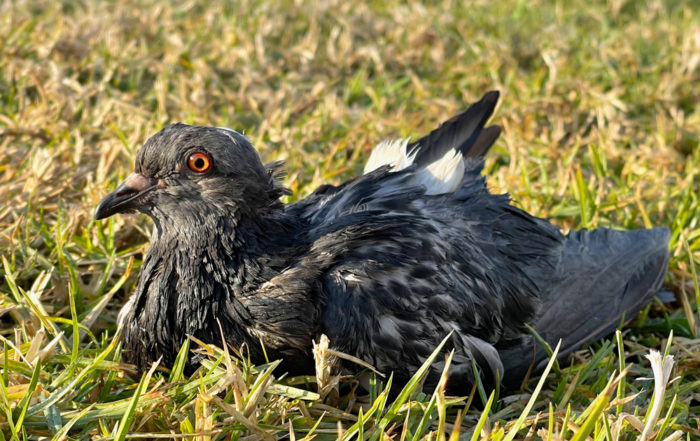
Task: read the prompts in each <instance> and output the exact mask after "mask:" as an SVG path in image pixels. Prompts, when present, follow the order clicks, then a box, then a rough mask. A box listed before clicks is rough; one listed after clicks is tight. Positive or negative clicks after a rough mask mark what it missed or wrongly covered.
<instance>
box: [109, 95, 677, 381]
mask: <svg viewBox="0 0 700 441" xmlns="http://www.w3.org/2000/svg"><path fill="white" fill-rule="evenodd" d="M497 100H498V93H497V92H490V93H488V94H486V95H485V96H484V97H483V98H482V99H481V100H480V101H479V102H477V103H475V104H474V105H472V106H471V107H470V108H469V109H467V110H466V111H465V112H464V113H462V114H460V115H458V116H456V117H454V118H452V119H451V120H449V121H447V122H445V123H444V124H443V125H441V126H440V127H439V128H437V129H436V130H434V131H433V132H431V133H430V134H428V135H427V136H426V137H424V138H421V139H419V140H417V141H415V142H409V141H408V140H403V141H402V140H400V141H394V142H385V143H382V144H380V145H379V146H377V148H375V150H374V151H373V153H372V156H371V157H370V160H369V161H368V163H367V165H366V167H365V173H364V174H363V175H361V176H358V177H356V178H354V179H352V180H350V181H348V182H346V183H344V184H341V185H338V186H333V185H324V186H322V187H320V188H319V189H317V190H316V191H315V192H314V193H312V194H311V195H309V196H308V197H307V198H305V199H302V200H300V201H298V202H295V203H292V204H286V205H285V204H282V203H281V202H280V200H279V198H280V197H281V196H282V195H284V194H287V190H286V189H285V188H284V187H283V186H282V185H281V184H280V176H281V172H280V168H281V164H280V163H272V164H268V165H264V164H263V163H262V162H261V160H260V157H259V156H258V154H257V152H256V151H255V149H254V148H253V146H252V145H251V143H250V142H249V141H248V139H247V138H245V137H244V136H243V135H241V134H239V133H237V132H235V131H233V130H230V129H223V128H215V127H195V126H188V125H184V124H175V125H172V126H169V127H166V128H165V129H163V130H162V131H161V132H159V133H158V134H156V135H154V136H153V137H152V138H150V139H149V140H148V141H147V142H146V143H145V145H144V146H143V148H142V149H141V150H140V151H139V153H138V156H137V158H136V170H135V173H134V174H132V175H130V176H129V177H128V178H127V180H126V181H125V182H124V183H123V184H122V185H120V186H119V187H118V188H117V189H116V190H115V191H114V192H113V193H111V194H110V195H108V196H107V197H105V199H104V200H103V201H102V202H101V203H100V205H99V206H98V208H97V213H96V218H98V219H99V218H104V217H107V216H111V215H113V214H115V213H118V212H124V211H134V210H138V211H141V212H143V213H145V214H147V215H148V216H150V217H151V218H152V219H153V222H154V226H155V227H154V231H153V235H152V239H151V246H150V248H149V250H148V253H147V255H146V257H145V259H144V263H143V266H142V268H141V272H140V274H139V280H138V284H137V288H136V291H135V292H134V294H133V296H132V298H131V300H130V301H129V303H128V304H127V306H126V307H125V309H124V311H123V318H122V327H123V329H122V339H123V345H124V349H126V351H125V353H124V358H125V359H126V361H128V362H132V363H135V364H136V365H138V366H139V367H142V368H143V367H146V366H147V365H148V364H149V363H151V362H153V361H155V360H157V359H158V358H160V357H162V358H163V363H164V364H165V365H171V364H172V363H173V362H174V360H175V357H176V355H177V352H178V349H179V348H180V346H181V344H182V343H183V341H184V340H185V339H186V338H187V336H188V335H191V336H194V337H196V338H198V339H200V340H203V341H205V342H209V343H214V344H220V343H221V339H222V335H221V334H222V332H223V337H224V338H225V340H226V342H227V343H228V344H230V345H232V346H235V347H240V346H241V345H246V346H247V350H248V351H249V353H250V355H251V358H252V359H253V360H254V361H263V360H264V357H265V353H264V352H263V349H262V345H261V342H262V344H264V347H265V351H266V352H267V356H268V357H269V358H270V359H274V358H281V359H283V360H284V362H283V367H282V368H283V369H284V370H286V371H288V372H290V373H301V372H304V373H309V372H312V369H313V356H312V352H311V349H312V341H313V340H318V338H319V337H320V335H321V334H326V335H327V336H328V337H329V339H330V342H331V345H332V346H333V347H334V348H336V349H337V350H340V351H342V352H345V353H347V354H350V355H353V356H355V357H357V358H360V359H362V360H364V361H365V362H367V363H369V364H371V365H373V366H374V367H376V368H377V369H378V370H379V371H382V372H385V373H390V372H393V373H394V377H395V380H396V381H398V382H405V381H407V380H408V379H409V378H410V377H411V375H413V373H415V371H416V370H417V369H418V367H419V366H420V365H421V364H422V362H423V361H424V360H425V358H426V357H427V356H428V355H430V354H431V353H432V352H433V350H434V349H435V348H436V347H437V345H438V344H439V342H440V341H441V340H442V339H443V338H444V337H445V336H446V335H447V334H449V333H450V332H453V334H452V337H451V339H450V340H449V342H448V345H447V346H448V349H454V350H455V355H454V358H453V362H452V367H451V369H450V374H449V382H448V388H449V390H450V391H452V392H454V393H465V391H466V392H468V390H469V389H468V388H469V387H470V386H471V385H472V384H473V382H474V378H473V369H472V363H475V364H476V366H477V367H478V368H479V371H480V373H481V375H482V379H483V380H484V382H485V383H487V384H490V385H494V384H495V382H496V381H498V380H497V379H501V380H503V381H505V382H506V384H517V383H518V382H519V381H521V380H522V379H523V377H524V376H525V375H526V373H527V371H528V369H530V368H534V369H535V370H537V369H541V368H542V366H543V363H544V362H545V361H546V355H545V353H544V351H543V350H542V348H541V347H539V346H538V343H537V342H536V340H535V339H534V337H533V336H532V335H531V333H530V331H529V330H528V326H527V325H530V326H532V327H533V328H534V329H535V330H536V331H537V332H538V333H539V334H540V335H541V336H542V337H543V338H544V339H545V341H547V342H548V343H549V344H551V345H552V346H553V345H556V343H557V341H558V340H559V339H560V338H561V339H562V340H563V346H562V347H563V350H562V352H561V356H562V357H563V356H566V355H568V354H570V353H571V352H572V351H574V350H576V349H578V348H579V347H580V346H581V345H583V344H585V343H586V342H589V341H591V340H593V339H596V338H599V337H601V336H603V335H605V334H606V333H609V332H611V331H612V330H613V329H615V327H616V326H617V325H618V324H619V322H620V319H621V318H622V317H623V315H625V316H626V317H627V318H630V317H631V316H632V315H634V314H636V313H637V312H638V311H639V310H640V309H641V308H642V307H643V306H644V305H646V304H647V303H648V302H649V301H650V299H651V298H652V297H653V295H654V294H655V293H656V292H657V291H658V289H659V287H660V285H661V282H662V281H663V278H664V275H665V273H666V269H667V264H668V240H669V231H668V229H666V228H654V229H649V230H635V231H614V230H608V229H600V230H595V231H576V232H572V233H569V234H567V235H564V234H562V233H561V232H560V231H559V229H558V228H557V227H555V226H553V225H551V224H550V223H549V222H547V221H546V220H543V219H540V218H537V217H534V216H531V215H530V214H528V213H526V212H524V211H523V210H520V209H518V208H517V207H514V206H512V205H511V204H510V200H509V197H508V196H507V195H496V194H491V193H490V192H489V191H488V190H487V188H486V185H485V180H484V178H483V177H482V176H481V171H482V162H483V155H484V154H486V152H487V151H488V149H489V147H491V145H492V144H493V143H494V142H495V140H496V138H497V137H498V134H499V133H500V128H499V127H497V126H491V127H484V126H485V123H486V121H487V120H488V118H489V117H490V116H491V114H492V112H493V109H494V107H495V105H496V102H497ZM197 363H198V359H197V356H196V355H192V356H191V357H190V359H189V363H188V368H189V369H193V368H195V367H196V365H197ZM346 367H347V368H349V369H357V368H356V367H355V366H353V365H351V364H348V365H347V366H346ZM431 369H432V370H431V372H430V374H429V375H428V379H427V383H428V384H431V383H435V382H436V381H437V380H438V378H439V375H440V373H441V371H442V366H441V365H440V363H436V365H435V366H433V367H432V368H431Z"/></svg>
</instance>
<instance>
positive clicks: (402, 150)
mask: <svg viewBox="0 0 700 441" xmlns="http://www.w3.org/2000/svg"><path fill="white" fill-rule="evenodd" d="M408 141H409V139H408V138H405V139H395V140H393V141H389V140H387V141H382V142H380V143H379V144H377V146H376V147H375V148H374V149H373V150H372V153H371V154H370V155H369V159H368V160H367V163H366V164H365V171H364V173H365V174H367V173H369V172H371V171H373V170H376V169H378V168H379V167H381V166H384V165H390V166H391V167H392V168H393V170H394V171H399V170H403V169H404V168H406V167H408V166H409V165H411V164H413V160H414V159H415V157H416V154H415V153H414V154H412V155H409V154H408V152H407V151H406V150H407V146H408ZM463 177H464V159H463V158H462V154H461V153H459V152H458V151H457V150H454V149H452V150H449V151H448V152H447V153H445V155H444V156H443V157H442V158H440V159H439V160H437V161H435V162H433V163H432V164H430V165H428V166H427V167H425V168H422V169H420V170H418V171H417V172H416V175H415V178H414V180H413V182H412V183H413V184H420V185H423V186H424V187H425V188H426V194H432V195H435V194H444V193H451V192H453V191H455V190H456V189H457V187H458V186H459V183H460V182H461V181H462V178H463Z"/></svg>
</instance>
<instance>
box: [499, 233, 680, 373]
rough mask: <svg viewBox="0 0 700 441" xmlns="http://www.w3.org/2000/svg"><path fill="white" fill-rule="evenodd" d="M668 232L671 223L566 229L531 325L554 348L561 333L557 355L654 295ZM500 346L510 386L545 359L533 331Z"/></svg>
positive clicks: (618, 321) (616, 321) (589, 338)
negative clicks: (554, 278)
mask: <svg viewBox="0 0 700 441" xmlns="http://www.w3.org/2000/svg"><path fill="white" fill-rule="evenodd" d="M669 238H670V231H669V230H668V228H653V229H649V230H644V229H642V230H634V231H617V230H611V229H599V230H594V231H586V230H581V231H575V232H572V233H570V234H569V235H567V237H566V241H565V243H564V247H563V250H562V255H561V261H560V264H559V268H558V269H557V276H558V277H557V283H556V284H555V286H554V287H553V289H552V290H551V291H548V295H547V297H545V298H543V299H542V307H541V309H540V314H539V315H538V317H537V320H536V322H535V324H534V326H533V327H534V329H535V331H536V332H537V334H538V335H539V336H540V337H542V339H543V340H544V341H546V342H547V343H548V344H549V345H550V347H552V348H553V347H554V346H556V344H557V343H558V341H559V340H560V339H561V341H562V345H561V348H560V351H559V357H558V358H559V359H564V358H565V357H567V356H569V355H570V354H571V353H572V352H574V351H575V350H577V349H579V348H580V347H581V346H582V345H584V344H586V343H588V342H591V341H594V340H596V339H599V338H601V337H603V336H605V335H607V334H609V333H611V332H612V331H613V330H614V329H615V328H616V327H617V326H619V325H620V324H621V321H623V320H628V319H630V318H632V317H633V316H634V315H636V314H637V313H638V312H639V311H640V310H641V309H642V308H643V307H644V306H645V305H647V304H648V303H649V302H650V301H651V299H652V298H653V297H654V295H655V294H656V293H657V292H658V291H659V289H660V288H661V284H662V282H663V279H664V276H665V275H666V271H667V267H668V259H669V252H668V242H669ZM499 352H500V355H501V359H502V361H503V364H504V368H505V375H504V378H505V379H506V386H509V387H517V386H518V385H519V383H520V381H522V379H523V378H524V377H525V375H526V374H527V372H528V370H530V369H532V372H533V373H537V372H538V371H541V370H542V369H544V366H545V365H546V363H547V355H546V352H545V351H544V348H543V347H542V346H541V344H540V343H539V342H537V340H536V339H535V338H534V337H532V336H531V337H528V338H527V339H525V341H523V342H521V343H520V344H519V345H517V346H515V347H511V348H508V349H505V350H502V351H499Z"/></svg>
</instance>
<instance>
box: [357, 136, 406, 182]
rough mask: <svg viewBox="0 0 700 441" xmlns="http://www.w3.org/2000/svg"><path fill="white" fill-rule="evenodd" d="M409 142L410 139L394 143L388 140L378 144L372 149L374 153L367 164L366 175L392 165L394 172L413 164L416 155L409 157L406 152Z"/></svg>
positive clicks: (394, 141) (396, 140)
mask: <svg viewBox="0 0 700 441" xmlns="http://www.w3.org/2000/svg"><path fill="white" fill-rule="evenodd" d="M408 141H409V138H405V139H395V140H393V141H389V140H386V141H382V142H380V143H379V144H377V146H376V147H375V148H373V149H372V153H371V154H370V155H369V159H368V160H367V163H366V164H365V171H364V174H367V173H369V172H371V171H374V170H376V169H378V168H379V167H381V166H383V165H390V166H391V167H392V168H393V169H394V171H399V170H403V169H404V168H406V167H408V166H409V165H411V164H413V160H414V159H415V157H416V155H415V154H413V155H411V156H409V155H408V152H407V151H406V148H407V146H408Z"/></svg>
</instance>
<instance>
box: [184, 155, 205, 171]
mask: <svg viewBox="0 0 700 441" xmlns="http://www.w3.org/2000/svg"><path fill="white" fill-rule="evenodd" d="M187 166H188V167H189V168H190V170H192V171H193V172H195V173H204V172H205V171H207V170H209V169H210V168H211V159H209V156H207V155H206V153H202V152H197V153H193V154H191V155H190V159H188V160H187Z"/></svg>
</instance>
